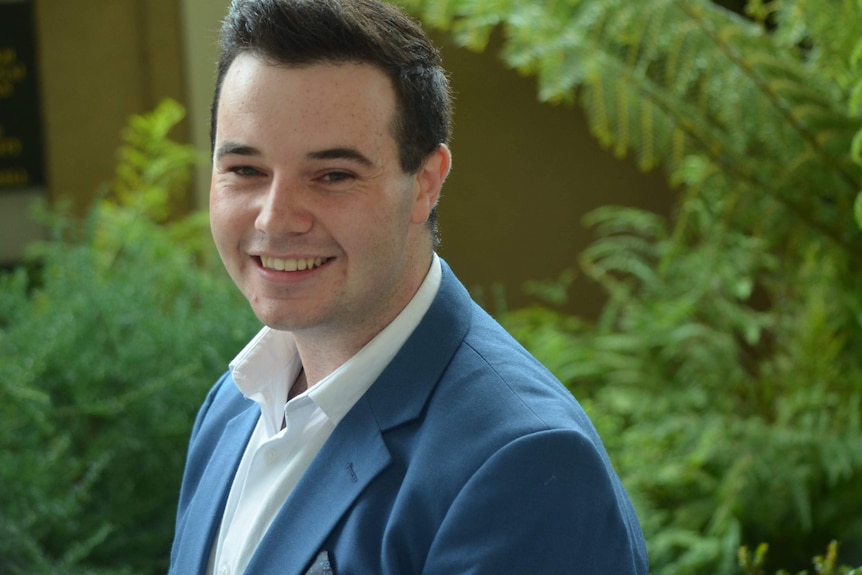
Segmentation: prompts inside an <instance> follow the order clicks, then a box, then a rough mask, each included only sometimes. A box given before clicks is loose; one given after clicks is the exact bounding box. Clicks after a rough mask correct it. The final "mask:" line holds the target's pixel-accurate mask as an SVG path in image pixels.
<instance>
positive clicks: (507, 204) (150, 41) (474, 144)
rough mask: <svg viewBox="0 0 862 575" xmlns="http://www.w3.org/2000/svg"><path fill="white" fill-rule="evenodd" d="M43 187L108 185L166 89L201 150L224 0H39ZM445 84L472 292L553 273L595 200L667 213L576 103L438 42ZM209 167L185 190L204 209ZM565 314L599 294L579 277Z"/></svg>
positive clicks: (587, 308)
mask: <svg viewBox="0 0 862 575" xmlns="http://www.w3.org/2000/svg"><path fill="white" fill-rule="evenodd" d="M36 1H37V4H36V6H37V30H38V41H39V50H40V54H41V65H42V71H41V76H42V92H43V105H44V106H43V107H44V110H45V114H44V120H45V125H46V130H45V131H46V143H47V164H48V170H47V171H48V179H49V186H50V192H51V195H52V197H53V198H55V199H67V198H71V199H74V201H75V203H76V205H78V206H83V205H85V204H86V203H87V202H89V201H91V200H92V198H94V197H95V195H96V194H97V192H98V190H99V188H100V187H101V186H103V185H104V184H105V183H106V182H108V181H110V179H111V176H112V172H113V166H114V159H115V149H116V147H117V145H118V144H119V143H120V130H121V128H122V126H123V125H124V123H125V121H126V119H127V117H128V115H129V114H131V113H141V112H145V111H148V110H150V109H152V108H153V107H154V106H155V105H156V104H157V103H158V101H159V100H161V99H162V98H163V97H165V96H171V97H174V98H176V99H178V100H180V101H181V102H183V103H184V104H186V106H187V107H188V109H189V118H188V121H187V123H186V124H185V125H184V126H182V129H181V130H180V131H179V133H178V134H177V135H178V136H179V137H180V138H185V139H188V140H189V141H191V142H193V143H194V144H195V145H196V146H197V147H198V148H199V149H200V150H201V154H202V156H207V154H208V147H209V141H208V138H209V135H208V122H209V100H210V96H211V91H212V85H213V72H214V57H215V43H216V39H217V31H218V26H219V20H220V19H221V17H222V15H223V13H224V9H225V7H226V6H227V4H228V0H75V1H74V2H70V1H69V0H36ZM444 62H445V65H446V67H447V68H448V69H449V70H450V71H451V74H452V82H453V87H454V90H455V93H456V106H455V111H456V115H455V132H454V139H453V141H452V149H453V153H454V169H453V172H452V175H451V176H450V178H449V181H448V182H447V184H446V186H445V189H444V195H443V199H442V201H441V207H440V223H441V231H442V238H443V244H442V247H441V255H442V256H443V257H445V258H446V259H447V260H448V261H449V263H450V264H452V266H453V268H454V269H455V270H456V272H457V273H458V274H459V275H460V277H461V278H462V280H463V281H464V282H465V283H466V284H467V286H468V287H470V288H476V287H480V288H484V289H485V290H488V289H490V288H491V286H492V285H493V284H495V283H500V284H501V285H502V286H503V287H504V289H505V291H506V293H507V295H508V297H509V298H510V300H511V302H512V303H513V304H520V303H523V302H524V301H525V299H524V297H523V296H522V294H521V286H522V284H523V283H524V282H525V281H526V280H529V279H550V278H555V277H557V275H558V274H559V273H560V272H561V271H562V270H563V269H565V268H566V267H570V266H572V265H573V264H574V263H575V258H576V255H577V254H578V252H580V251H581V250H582V249H583V248H584V247H586V245H587V244H588V243H589V241H590V238H591V236H590V233H589V232H588V231H587V230H585V229H584V228H583V226H582V225H581V223H580V221H581V218H582V217H583V215H584V214H585V213H586V212H588V211H589V210H591V209H593V208H595V207H598V206H600V205H604V204H609V203H613V204H626V205H638V206H644V207H650V208H651V209H655V210H658V211H666V210H667V206H668V205H669V200H670V193H669V192H668V190H667V188H666V186H665V185H664V183H663V181H662V180H661V178H660V177H658V176H656V175H652V176H650V177H645V176H643V175H642V174H640V173H638V172H637V171H636V170H635V169H634V167H633V166H632V165H631V163H630V162H628V161H619V160H617V159H615V158H613V157H612V156H611V155H610V154H609V153H607V152H605V151H603V150H601V149H600V148H599V147H598V145H597V144H596V143H595V141H594V140H593V139H592V138H591V137H590V136H589V133H588V130H587V127H586V125H585V122H584V119H583V114H582V112H581V111H580V109H579V108H566V107H555V106H551V105H548V104H540V103H538V102H537V101H536V97H535V82H534V81H533V80H532V79H527V78H522V77H519V76H518V75H517V74H515V73H514V72H512V71H509V70H506V69H505V68H504V67H503V66H502V65H501V64H500V62H499V61H498V59H497V57H496V56H495V55H494V54H493V53H487V54H483V55H476V54H473V53H470V52H467V51H465V50H462V49H459V48H455V47H452V46H444ZM208 174H209V165H208V162H204V163H202V165H201V167H200V169H199V171H198V172H197V182H196V187H195V190H194V192H193V194H192V195H193V196H194V197H195V198H196V200H197V205H198V206H200V207H206V196H207V190H208V179H209V178H208ZM580 282H581V283H579V285H578V296H577V300H578V301H577V302H575V304H574V306H573V309H575V310H576V311H578V312H580V313H582V314H584V315H587V316H592V315H594V314H595V312H596V310H597V308H598V307H599V306H600V304H601V301H602V297H601V294H600V293H599V291H598V289H597V288H595V287H594V286H592V285H590V284H588V283H587V282H586V281H584V280H580Z"/></svg>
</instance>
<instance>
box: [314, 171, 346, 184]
mask: <svg viewBox="0 0 862 575" xmlns="http://www.w3.org/2000/svg"><path fill="white" fill-rule="evenodd" d="M352 179H353V175H352V174H349V173H347V172H327V173H326V174H324V175H323V177H322V178H321V180H323V181H324V182H326V183H327V184H338V183H341V182H347V181H349V180H352Z"/></svg>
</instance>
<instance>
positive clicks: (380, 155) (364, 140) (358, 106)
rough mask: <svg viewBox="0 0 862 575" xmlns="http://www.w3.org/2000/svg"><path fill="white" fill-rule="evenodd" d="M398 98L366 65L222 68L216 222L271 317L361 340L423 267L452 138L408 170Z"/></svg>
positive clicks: (299, 330) (387, 316)
mask: <svg viewBox="0 0 862 575" xmlns="http://www.w3.org/2000/svg"><path fill="white" fill-rule="evenodd" d="M395 109H396V100H395V91H394V89H393V87H392V85H391V82H390V80H389V79H388V78H387V77H386V75H385V74H384V73H383V72H381V71H380V70H378V69H377V68H375V67H372V66H369V65H363V64H352V63H350V64H338V65H336V64H315V65H310V66H301V67H292V66H273V65H270V64H268V63H265V62H264V61H262V60H260V59H258V58H256V57H254V56H252V55H250V54H241V55H240V56H239V57H237V59H236V60H235V61H234V62H233V64H232V65H231V67H230V69H229V70H228V72H227V74H226V75H225V78H224V83H223V85H222V89H221V95H220V100H219V105H218V111H217V119H218V128H217V132H216V141H215V156H214V163H213V176H212V186H211V191H210V214H211V225H212V232H213V237H214V239H215V243H216V246H217V248H218V250H219V253H220V254H221V257H222V260H223V261H224V264H225V267H226V268H227V271H228V272H229V273H230V275H231V277H232V278H233V280H234V282H236V284H237V286H239V288H240V290H241V291H242V292H243V294H244V295H245V297H246V298H247V299H248V300H249V302H250V303H251V306H252V308H253V309H254V311H255V313H256V314H257V316H258V318H260V320H261V321H263V322H264V323H265V324H266V325H269V326H271V327H273V328H275V329H284V330H291V331H294V332H295V333H296V335H297V337H298V338H299V337H302V336H303V335H309V336H313V337H325V338H326V341H327V342H331V343H332V344H336V345H337V344H338V343H339V342H342V343H344V344H345V345H351V346H353V347H355V348H356V349H358V347H357V346H361V345H364V343H365V342H367V341H368V340H369V339H370V338H371V337H373V336H374V335H375V334H376V333H377V332H378V331H380V329H382V328H383V327H384V326H385V325H387V324H388V323H389V322H390V321H391V320H392V319H393V318H394V317H395V315H397V314H398V312H399V311H400V310H401V309H402V308H403V307H404V305H406V303H407V302H408V301H409V300H410V298H411V297H412V296H413V294H414V293H415V291H416V289H417V288H418V286H419V284H420V283H421V282H422V280H423V279H424V276H425V273H426V272H427V270H428V264H429V263H430V257H431V248H430V246H431V238H430V234H429V232H428V230H427V229H426V227H425V225H424V222H425V221H426V219H427V217H428V214H429V213H430V211H431V208H432V207H433V205H434V203H435V202H436V201H437V197H438V195H439V189H440V185H441V184H442V180H443V178H444V177H445V175H446V172H447V170H448V167H449V156H448V150H446V148H445V146H441V149H440V150H439V151H438V152H435V153H434V154H432V156H431V157H430V158H429V160H428V162H426V165H425V166H424V167H423V168H421V169H420V170H419V172H418V173H417V174H415V175H409V174H405V173H403V172H402V170H401V168H400V165H399V163H398V148H397V145H396V142H395V139H394V138H393V135H392V134H393V132H392V126H393V121H394V114H395Z"/></svg>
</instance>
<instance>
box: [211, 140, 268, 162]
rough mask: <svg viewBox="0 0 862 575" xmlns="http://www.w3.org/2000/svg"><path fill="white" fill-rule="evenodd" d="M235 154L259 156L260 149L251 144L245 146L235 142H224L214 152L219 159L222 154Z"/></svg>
mask: <svg viewBox="0 0 862 575" xmlns="http://www.w3.org/2000/svg"><path fill="white" fill-rule="evenodd" d="M231 154H233V155H237V156H260V155H261V153H260V150H258V149H257V148H255V147H253V146H246V145H245V144H240V143H237V142H225V143H224V144H222V145H221V146H219V147H218V149H217V150H216V152H215V158H216V160H220V159H221V158H223V157H224V156H228V155H231Z"/></svg>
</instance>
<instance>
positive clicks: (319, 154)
mask: <svg viewBox="0 0 862 575" xmlns="http://www.w3.org/2000/svg"><path fill="white" fill-rule="evenodd" d="M308 158H309V159H312V160H351V161H353V162H357V163H359V164H362V165H363V166H366V167H369V168H370V167H372V166H373V165H374V162H372V161H371V160H370V159H369V158H368V157H367V156H366V155H364V154H363V153H361V152H360V151H359V150H356V149H354V148H329V149H326V150H319V151H316V152H309V153H308Z"/></svg>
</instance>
